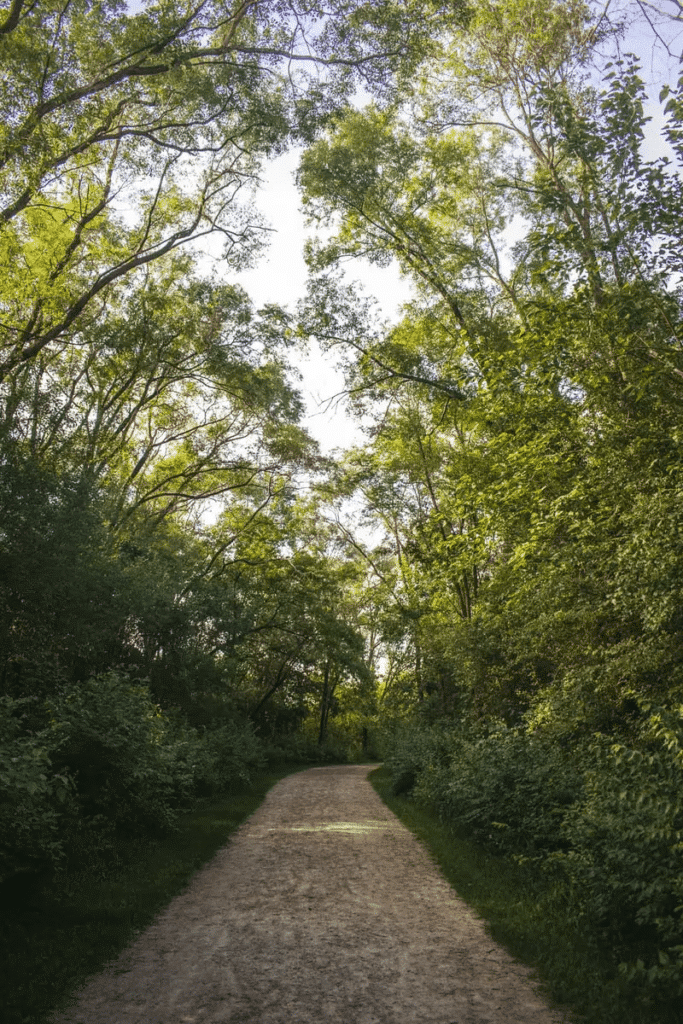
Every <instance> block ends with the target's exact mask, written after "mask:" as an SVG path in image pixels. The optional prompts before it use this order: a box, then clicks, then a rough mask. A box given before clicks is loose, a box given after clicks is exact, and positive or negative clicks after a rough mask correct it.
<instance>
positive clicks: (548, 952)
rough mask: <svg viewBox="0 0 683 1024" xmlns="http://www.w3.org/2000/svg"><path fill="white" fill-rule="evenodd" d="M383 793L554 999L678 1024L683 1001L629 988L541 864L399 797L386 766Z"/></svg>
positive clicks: (582, 1017) (628, 1020)
mask: <svg viewBox="0 0 683 1024" xmlns="http://www.w3.org/2000/svg"><path fill="white" fill-rule="evenodd" d="M370 781H371V783H372V785H373V786H374V788H375V790H376V792H377V793H378V795H379V796H380V797H381V798H382V800H383V801H384V802H385V803H386V804H387V806H388V807H389V808H390V809H391V810H392V811H393V812H394V814H395V815H396V816H397V817H398V818H399V819H400V820H401V821H402V822H403V824H404V825H405V826H406V827H407V828H409V829H410V830H411V832H413V833H414V835H416V836H417V838H418V839H420V840H421V842H422V843H423V844H424V845H425V846H426V848H427V850H428V851H429V853H430V854H431V856H432V858H433V859H434V860H435V862H436V863H437V864H438V866H439V867H440V869H441V871H442V873H443V874H444V876H445V877H446V879H447V880H448V882H449V883H450V884H451V885H452V886H453V888H454V889H455V890H456V891H457V892H458V894H459V895H460V896H462V898H463V899H464V900H465V901H466V902H467V903H468V904H469V905H470V906H471V907H473V909H474V910H476V911H477V912H478V913H479V914H480V915H481V917H482V918H484V920H485V921H486V923H487V927H488V930H489V932H490V934H491V936H492V937H493V938H494V939H495V940H496V941H497V942H499V943H500V944H501V945H503V946H505V947H506V949H508V950H509V952H510V953H512V955H513V956H515V957H516V958H517V959H518V960H521V961H522V962H523V963H525V964H527V965H528V966H530V967H531V968H532V969H533V971H534V974H535V976H536V978H537V979H538V981H539V982H540V986H541V989H542V991H543V992H544V994H545V996H546V998H547V999H548V1000H549V1002H550V1003H551V1004H552V1005H554V1006H557V1007H561V1008H563V1009H564V1010H565V1011H569V1012H570V1013H571V1014H572V1016H573V1017H574V1019H576V1020H577V1021H582V1022H585V1024H676V1022H679V1024H680V1021H682V1020H683V1013H682V1012H681V1008H680V1006H678V1007H676V1006H674V1005H672V1004H668V1005H660V1006H659V1007H655V1006H653V1005H652V1004H650V1003H648V1002H647V1001H646V1000H645V999H644V998H639V993H638V992H634V991H633V990H629V989H628V987H627V985H626V983H625V981H624V979H623V978H622V977H621V976H620V975H619V973H618V970H617V966H616V964H615V962H614V957H613V956H612V955H611V953H612V951H611V950H610V949H609V948H605V947H604V946H603V945H601V943H600V937H599V936H597V935H595V934H593V933H591V932H590V931H589V930H588V929H587V928H586V929H580V928H578V927H577V926H576V925H575V924H574V923H573V922H570V921H568V920H567V914H566V906H567V900H566V892H564V891H563V890H562V888H561V886H559V884H558V883H557V882H556V881H553V879H551V878H549V877H548V876H547V875H544V874H542V873H541V872H540V871H539V870H537V869H535V867H534V865H524V866H520V865H519V864H517V863H516V862H514V861H511V860H506V859H504V858H501V857H497V856H495V855H493V854H491V853H490V852H488V851H486V850H485V849H483V848H482V847H480V846H478V845H477V844H475V843H474V842H472V841H471V840H469V839H467V838H466V837H465V836H463V835H458V833H457V832H456V831H455V830H454V829H453V828H452V827H451V826H449V825H448V824H445V823H443V822H441V821H440V820H439V818H438V816H437V815H436V813H435V812H433V811H432V810H431V809H430V808H428V807H424V806H421V805H419V804H418V803H417V802H415V801H413V800H411V799H410V798H409V797H404V796H394V795H393V794H392V790H391V778H390V775H389V771H388V770H387V769H386V768H383V767H382V768H378V769H377V770H375V771H374V772H372V773H371V774H370Z"/></svg>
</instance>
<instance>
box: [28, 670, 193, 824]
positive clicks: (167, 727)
mask: <svg viewBox="0 0 683 1024" xmlns="http://www.w3.org/2000/svg"><path fill="white" fill-rule="evenodd" d="M47 706H48V710H49V714H50V719H51V724H52V728H53V730H54V734H55V739H56V742H55V753H54V762H55V764H57V765H58V766H59V768H60V770H61V771H66V772H67V773H68V775H69V776H70V777H71V778H73V779H74V781H75V786H76V794H77V798H78V803H79V808H80V812H81V814H82V816H83V817H85V818H87V819H91V820H94V819H96V818H98V819H100V818H102V819H106V820H107V821H109V822H110V823H112V824H113V825H115V826H117V827H121V828H129V829H130V828H138V827H140V826H143V827H146V828H150V829H159V828H161V829H166V828H169V827H170V826H172V825H173V822H174V820H175V810H174V808H175V807H176V806H177V804H178V803H179V801H180V800H181V799H182V798H184V797H187V796H189V795H190V793H191V792H192V789H193V783H194V774H193V771H192V768H191V766H190V765H188V763H187V762H186V761H185V760H184V759H182V758H179V757H178V756H176V754H177V751H176V749H175V744H174V736H173V728H172V725H171V723H170V722H169V720H168V718H167V717H165V716H164V714H163V712H162V711H161V709H160V708H159V707H158V705H156V704H154V703H153V701H152V699H151V697H150V693H149V690H148V688H147V687H146V686H144V685H142V684H141V683H137V682H133V681H132V680H131V679H129V678H128V677H127V676H126V675H124V674H122V673H120V672H116V671H113V670H112V671H109V672H106V673H103V674H102V675H99V676H97V677H95V678H93V679H90V680H88V681H87V682H85V683H82V684H80V685H78V686H74V687H71V688H70V689H69V690H68V691H66V692H65V693H62V694H61V695H58V696H57V697H53V698H50V699H49V700H48V701H47Z"/></svg>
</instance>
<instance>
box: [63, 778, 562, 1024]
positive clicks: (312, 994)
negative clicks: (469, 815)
mask: <svg viewBox="0 0 683 1024" xmlns="http://www.w3.org/2000/svg"><path fill="white" fill-rule="evenodd" d="M369 771H370V766H368V765H365V766H363V765H353V766H349V767H341V768H337V767H335V768H313V769H310V770H309V771H305V772H301V773H298V774H296V775H290V776H289V777H287V778H286V779H283V780H282V781H281V782H280V783H278V785H277V786H275V787H274V788H273V789H272V790H271V791H270V793H269V794H268V796H267V797H266V799H265V801H264V803H263V804H262V805H261V807H260V808H259V809H258V811H256V813H255V814H254V815H253V816H252V817H251V818H250V819H249V820H248V821H247V822H245V824H244V825H243V826H242V827H241V828H240V829H239V830H238V832H237V833H236V834H235V836H234V837H233V838H232V840H231V841H230V843H229V844H228V845H227V846H226V847H224V848H223V849H222V850H221V851H220V852H219V853H218V854H217V856H216V857H215V858H214V859H213V860H212V861H211V862H210V863H209V864H208V865H207V866H206V867H205V868H204V869H203V870H202V871H200V872H199V874H198V875H196V876H195V878H194V880H193V881H192V883H191V884H190V886H189V887H188V888H187V890H186V891H185V892H184V893H183V894H182V895H181V896H179V897H178V898H177V899H175V900H174V901H173V903H171V904H170V906H169V907H167V909H166V910H165V911H164V912H163V913H162V914H161V915H160V916H159V918H158V919H157V920H156V922H155V923H154V924H153V925H152V926H151V927H150V928H148V929H147V931H145V932H144V933H143V934H142V935H140V936H139V937H138V939H137V940H136V941H135V943H134V944H133V945H132V946H131V947H130V948H129V949H128V950H127V951H126V952H125V953H124V954H122V956H121V957H120V958H119V959H118V960H117V961H115V962H114V963H113V964H112V965H110V967H109V968H108V969H107V970H106V971H105V972H104V973H103V974H100V975H97V976H96V977H94V978H93V979H92V980H91V981H90V982H89V984H88V985H87V986H86V987H85V988H84V989H83V990H82V991H81V992H80V993H79V994H78V997H77V1002H76V1003H75V1004H74V1007H73V1009H72V1010H71V1011H70V1012H68V1013H66V1014H62V1015H59V1016H58V1017H56V1018H55V1024H560V1022H561V1021H562V1020H564V1017H563V1015H561V1014H560V1013H558V1012H556V1011H552V1010H550V1009H549V1008H548V1007H547V1005H546V1004H545V1003H544V1002H543V1000H542V999H541V998H540V997H539V996H538V995H537V994H536V992H535V990H534V988H533V986H532V984H531V981H530V977H529V972H528V971H527V969H526V968H525V967H523V966H522V965H521V964H519V963H517V962H516V961H514V960H513V959H512V958H511V957H510V956H509V955H508V954H507V953H506V952H505V951H504V950H503V949H501V948H500V947H499V946H497V945H496V944H495V943H494V942H493V940H492V939H491V938H490V937H489V936H488V935H487V933H486V931H485V928H484V926H483V924H482V923H481V921H479V920H478V919H477V918H476V917H475V915H474V914H473V913H472V911H471V910H469V908H468V907H467V906H466V905H465V904H464V903H463V902H462V901H461V900H460V899H459V898H458V897H457V896H456V895H455V893H454V892H453V891H452V890H451V888H450V887H449V885H448V883H447V882H446V881H445V880H444V879H443V877H442V876H441V875H440V874H439V872H438V870H437V869H436V867H435V866H434V864H433V862H432V861H431V860H430V858H429V857H428V855H427V853H426V852H425V850H424V848H423V847H422V846H421V845H420V843H419V842H418V841H417V840H416V839H415V838H414V836H413V835H412V834H411V833H410V832H409V831H408V830H407V829H406V828H405V827H404V826H403V825H402V824H401V823H400V822H399V821H398V819H397V818H396V817H395V816H394V815H393V814H392V813H391V811H389V809H388V808H387V807H386V806H385V805H384V804H383V803H382V801H381V800H380V799H379V797H378V796H377V795H376V793H375V792H374V790H373V789H372V787H371V785H370V783H369V782H368V781H367V775H368V772H369Z"/></svg>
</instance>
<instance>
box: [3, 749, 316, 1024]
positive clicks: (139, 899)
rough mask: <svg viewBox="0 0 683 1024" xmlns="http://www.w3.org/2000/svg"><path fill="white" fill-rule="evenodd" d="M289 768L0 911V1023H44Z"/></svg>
mask: <svg viewBox="0 0 683 1024" xmlns="http://www.w3.org/2000/svg"><path fill="white" fill-rule="evenodd" d="M307 767H310V766H307ZM298 770H300V766H299V767H294V766H291V765H290V766H289V767H286V768H282V769H281V770H279V771H278V770H273V769H271V770H270V771H269V772H267V773H263V774H261V775H259V776H257V777H256V778H255V779H254V780H253V782H252V785H251V786H250V787H249V789H247V790H245V791H243V792H235V793H233V794H229V795H226V796H224V797H223V798H222V799H220V800H217V801H215V802H212V803H210V804H204V805H202V806H201V807H199V808H197V809H196V810H193V811H190V812H188V813H185V814H183V815H182V816H181V818H180V820H179V823H178V824H179V829H178V831H177V832H174V833H173V834H171V835H169V836H167V837H164V838H163V839H159V840H156V841H154V842H151V841H148V842H147V843H140V844H138V845H137V846H136V847H134V849H133V854H132V856H130V858H129V859H124V860H123V862H122V863H119V865H118V866H117V867H116V868H115V869H111V868H110V869H109V870H103V869H102V867H101V866H100V868H99V869H97V870H96V871H95V870H83V871H79V872H78V873H75V874H74V875H72V876H68V875H62V876H57V878H56V879H55V880H54V881H53V882H52V883H44V884H43V885H41V886H39V887H37V888H36V889H35V890H34V891H33V892H30V893H28V894H27V896H26V899H25V901H23V902H22V904H21V905H19V906H16V905H14V906H12V905H10V906H6V907H4V908H2V925H1V927H0V961H1V962H2V972H1V973H2V975H3V977H4V980H3V982H2V987H3V991H0V1007H2V1009H1V1010H0V1016H1V1019H2V1022H3V1024H44V1022H45V1020H46V1018H47V1016H48V1015H49V1014H50V1013H51V1012H53V1011H54V1010H55V1009H56V1008H58V1007H60V1006H61V1005H63V1004H64V1003H65V1001H66V1000H67V998H68V996H69V994H70V993H71V992H72V991H73V990H74V989H75V988H77V987H78V986H79V985H80V984H81V983H82V982H83V981H84V980H85V979H86V978H87V977H88V975H90V974H92V973H94V972H96V971H98V970H99V969H101V968H102V966H103V965H104V964H105V963H106V962H107V961H108V960H111V959H112V958H113V957H115V956H116V955H117V954H118V953H120V952H121V950H123V949H124V948H125V947H126V946H127V945H128V944H129V943H130V941H131V940H132V939H133V938H134V937H135V935H136V934H137V933H138V932H139V931H141V930H142V929H144V928H145V927H147V925H149V924H150V922H151V921H152V920H153V918H154V917H155V915H156V914H158V913H159V912H160V911H161V910H162V909H163V908H164V907H166V906H167V905H168V903H169V902H170V901H171V900H172V899H173V898H174V897H175V896H177V895H178V893H180V892H181V891H182V890H183V889H184V888H185V886H186V885H187V883H188V882H189V881H190V879H191V878H192V876H193V875H194V874H195V873H196V872H197V870H198V869H199V868H200V867H202V865H203V864H205V863H206V862H207V861H208V860H210V859H211V857H212V856H213V855H214V854H215V853H216V851H217V850H218V849H220V847H221V846H223V845H224V844H225V842H226V840H227V839H228V837H229V836H230V834H231V833H232V832H234V831H235V829H236V828H237V827H238V826H239V825H240V824H241V823H242V822H243V821H244V820H245V819H246V818H247V817H249V815H250V814H253V812H254V811H255V810H256V808H257V807H258V806H259V804H260V803H261V802H262V801H263V799H264V797H265V795H266V793H267V792H268V790H269V789H270V788H271V787H272V786H273V785H274V784H275V783H276V782H278V781H279V780H280V779H282V778H284V777H285V776H286V775H290V774H292V773H293V772H294V771H298Z"/></svg>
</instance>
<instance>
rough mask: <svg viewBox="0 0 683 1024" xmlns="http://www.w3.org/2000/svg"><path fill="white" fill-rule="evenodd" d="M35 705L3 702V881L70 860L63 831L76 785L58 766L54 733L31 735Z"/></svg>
mask: <svg viewBox="0 0 683 1024" xmlns="http://www.w3.org/2000/svg"><path fill="white" fill-rule="evenodd" d="M33 703H34V702H33V700H32V698H22V699H14V698H12V697H0V785H1V787H2V789H1V791H2V797H1V799H0V881H4V880H5V879H7V878H10V877H11V876H12V875H14V874H15V873H16V872H17V871H19V870H23V869H29V870H41V869H43V868H46V867H55V866H56V865H57V864H58V863H59V862H60V861H61V859H62V858H63V856H64V843H63V837H62V834H61V833H62V828H61V826H62V824H63V819H64V815H65V812H66V810H67V808H68V807H69V805H70V804H71V803H72V801H73V792H74V787H73V782H72V779H71V777H70V776H69V774H68V773H67V772H65V771H63V770H59V769H55V767H54V766H53V764H52V761H51V755H52V753H53V747H54V739H55V737H54V733H53V731H52V730H51V729H49V728H43V729H39V730H28V729H27V723H28V722H30V721H31V720H32V719H33V718H34V717H35V715H34V712H33Z"/></svg>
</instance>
